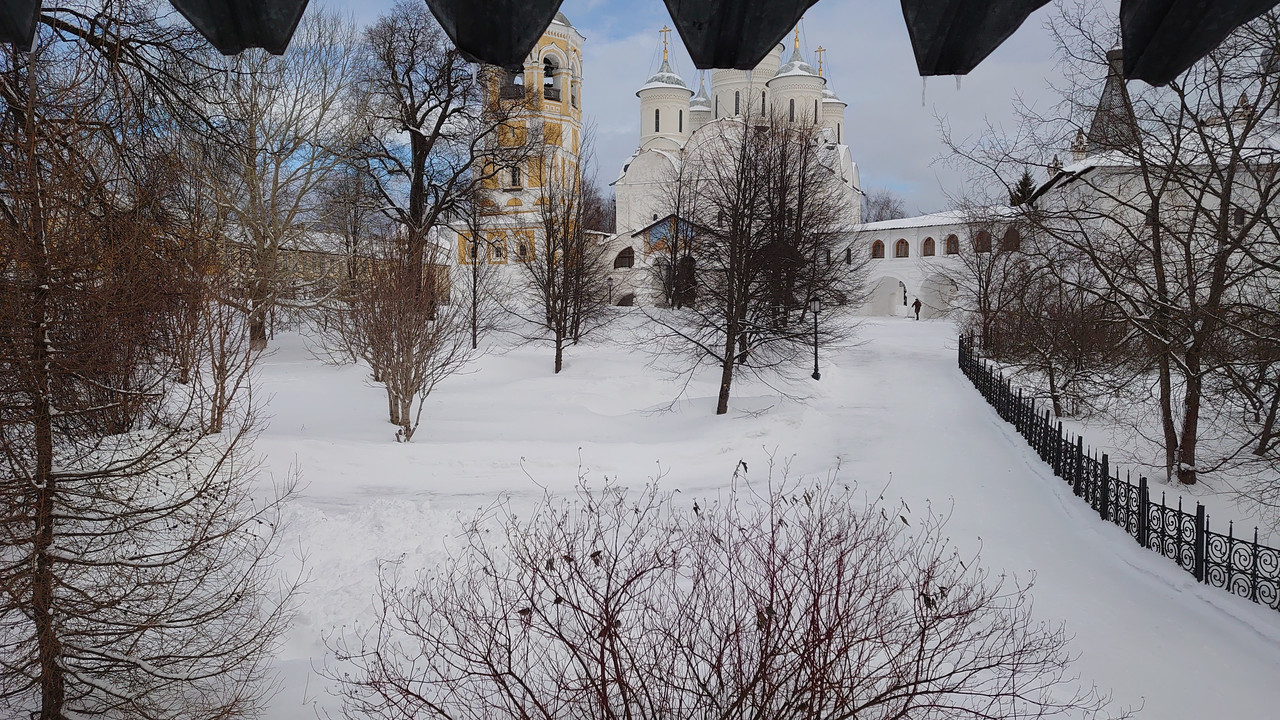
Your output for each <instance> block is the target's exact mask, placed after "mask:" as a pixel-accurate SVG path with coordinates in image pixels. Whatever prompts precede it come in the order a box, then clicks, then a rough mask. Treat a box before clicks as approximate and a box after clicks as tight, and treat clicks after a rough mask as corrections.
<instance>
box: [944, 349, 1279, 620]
mask: <svg viewBox="0 0 1280 720" xmlns="http://www.w3.org/2000/svg"><path fill="white" fill-rule="evenodd" d="M960 370H961V372H963V373H964V374H965V377H967V378H969V381H970V382H972V383H973V386H974V387H975V388H977V389H978V392H980V393H981V394H982V396H983V397H984V398H986V400H987V402H988V403H990V404H991V406H992V407H993V408H995V410H996V413H997V414H999V415H1000V417H1001V418H1003V419H1004V420H1006V421H1007V422H1009V423H1010V424H1012V425H1013V426H1014V427H1015V428H1016V429H1017V430H1018V432H1019V433H1020V434H1021V435H1022V436H1023V437H1024V438H1026V440H1027V444H1029V445H1030V446H1031V447H1032V448H1033V449H1034V450H1035V451H1036V453H1037V454H1038V455H1039V456H1040V458H1041V459H1042V460H1044V461H1045V462H1046V463H1048V464H1049V466H1050V467H1052V468H1053V474H1054V475H1057V476H1058V477H1060V478H1062V479H1063V480H1065V481H1066V482H1067V484H1068V485H1069V486H1071V488H1072V491H1073V492H1074V493H1075V494H1076V496H1077V497H1079V498H1080V499H1082V500H1084V501H1085V502H1087V503H1089V505H1090V507H1092V508H1093V509H1094V510H1095V511H1097V513H1098V516H1099V517H1100V518H1101V519H1103V520H1107V521H1109V522H1111V523H1114V524H1115V525H1118V526H1120V527H1121V528H1124V531H1125V532H1127V533H1128V534H1129V536H1130V537H1132V538H1133V539H1134V540H1136V541H1137V543H1138V544H1139V545H1141V546H1143V547H1145V548H1148V549H1150V550H1152V551H1154V552H1157V553H1159V554H1161V555H1163V556H1165V557H1166V558H1169V559H1170V560H1173V561H1174V562H1176V563H1177V564H1178V565H1179V566H1180V567H1181V568H1182V569H1183V570H1186V571H1187V572H1189V573H1191V574H1192V575H1193V576H1195V578H1196V580H1197V581H1199V582H1202V583H1204V584H1206V585H1210V586H1212V587H1216V588H1222V589H1223V590H1226V591H1227V592H1230V593H1232V594H1235V595H1238V596H1240V597H1244V598H1248V599H1250V600H1252V601H1253V602H1256V603H1259V604H1262V605H1266V606H1268V607H1270V608H1272V609H1275V610H1280V550H1277V549H1276V548H1273V547H1269V546H1267V545H1262V544H1259V542H1258V529H1257V528H1256V527H1255V528H1254V529H1253V539H1252V540H1250V539H1249V538H1247V537H1236V535H1235V527H1234V523H1230V522H1229V523H1227V532H1226V534H1223V533H1220V532H1217V531H1214V530H1212V529H1210V526H1209V516H1208V514H1207V513H1205V509H1204V506H1203V505H1201V504H1200V503H1196V509H1195V512H1191V511H1189V510H1185V509H1183V507H1182V498H1181V497H1179V498H1178V504H1177V506H1176V507H1175V506H1172V505H1169V504H1167V502H1166V499H1165V495H1164V493H1163V492H1162V493H1161V494H1160V500H1159V502H1156V501H1153V500H1152V498H1151V489H1150V487H1149V486H1148V484H1147V479H1146V478H1145V477H1139V478H1138V482H1137V483H1134V482H1133V479H1132V477H1131V476H1130V474H1129V472H1128V471H1126V472H1125V473H1124V476H1123V477H1121V474H1120V471H1119V470H1118V469H1116V468H1113V467H1111V462H1110V459H1109V458H1108V457H1107V455H1106V454H1102V455H1101V456H1099V454H1098V452H1097V451H1096V450H1093V449H1091V448H1089V447H1087V446H1086V445H1085V443H1084V438H1083V437H1081V436H1080V435H1076V434H1073V433H1071V432H1070V431H1067V430H1064V428H1063V427H1062V422H1061V421H1056V422H1055V421H1054V420H1053V418H1052V415H1051V412H1050V410H1048V409H1045V410H1043V411H1041V410H1040V408H1038V407H1037V406H1036V402H1035V400H1033V399H1031V398H1027V397H1024V396H1023V393H1022V390H1020V389H1018V390H1015V389H1014V387H1013V383H1012V382H1011V381H1009V380H1006V379H1005V377H1004V376H1003V375H1002V374H1001V373H999V372H998V371H996V370H995V369H993V368H992V367H991V365H990V364H989V363H987V362H986V361H985V360H983V359H982V357H981V356H980V355H979V354H978V352H977V351H976V350H975V349H974V347H973V341H972V339H970V338H967V337H963V336H962V337H961V338H960Z"/></svg>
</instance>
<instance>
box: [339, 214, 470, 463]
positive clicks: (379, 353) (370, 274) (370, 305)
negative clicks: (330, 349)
mask: <svg viewBox="0 0 1280 720" xmlns="http://www.w3.org/2000/svg"><path fill="white" fill-rule="evenodd" d="M373 245H374V247H375V248H377V249H376V250H375V251H374V253H373V254H372V255H371V257H370V259H369V269H368V271H367V272H366V273H364V274H362V276H361V277H360V278H359V279H358V281H357V282H356V284H355V285H354V286H353V287H352V288H351V290H350V291H349V293H348V294H347V295H346V297H345V301H344V302H343V303H342V304H340V305H335V306H334V307H333V308H332V309H331V311H330V315H329V323H330V327H331V328H332V332H334V333H336V334H337V335H339V336H340V339H341V342H342V344H343V347H345V348H348V349H349V350H350V351H351V352H353V353H355V354H357V355H358V356H359V357H360V358H361V359H363V360H364V361H365V362H367V363H368V364H369V367H370V369H371V370H372V371H373V379H374V381H375V382H379V383H381V384H382V385H383V386H384V388H385V389H386V392H387V410H388V419H389V420H390V422H391V423H392V424H394V425H396V426H397V428H396V439H397V440H400V441H401V442H409V441H410V440H412V439H413V435H414V433H415V432H416V431H417V429H418V425H419V424H420V422H421V419H422V407H423V404H424V403H425V401H426V399H427V396H428V395H430V394H431V391H432V390H434V389H435V387H436V385H438V384H439V383H440V382H441V381H443V380H444V379H445V378H447V377H449V376H450V375H452V374H454V373H455V372H457V371H459V370H460V369H462V368H463V367H464V366H465V365H466V364H467V363H468V362H470V361H471V359H472V358H473V357H474V356H475V350H474V348H472V346H471V343H470V333H469V328H468V317H469V313H468V308H467V306H466V305H465V304H463V303H458V302H450V286H451V284H452V279H451V277H450V272H449V269H450V266H449V264H448V261H447V257H442V256H446V255H447V253H448V250H447V249H441V248H438V247H436V246H432V247H431V250H432V254H431V255H429V256H428V260H429V262H428V263H426V265H425V267H424V266H422V265H419V262H420V261H421V259H422V256H421V255H419V254H417V253H416V252H414V251H413V250H412V249H411V248H410V247H409V246H408V245H407V244H406V243H405V242H404V241H403V239H402V238H398V237H396V238H382V239H381V240H380V241H378V242H375V243H374V244H373Z"/></svg>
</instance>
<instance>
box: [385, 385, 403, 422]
mask: <svg viewBox="0 0 1280 720" xmlns="http://www.w3.org/2000/svg"><path fill="white" fill-rule="evenodd" d="M387 414H388V415H389V416H390V422H391V424H392V425H399V424H400V405H399V403H397V402H396V394H395V393H394V392H392V391H391V388H390V387H387Z"/></svg>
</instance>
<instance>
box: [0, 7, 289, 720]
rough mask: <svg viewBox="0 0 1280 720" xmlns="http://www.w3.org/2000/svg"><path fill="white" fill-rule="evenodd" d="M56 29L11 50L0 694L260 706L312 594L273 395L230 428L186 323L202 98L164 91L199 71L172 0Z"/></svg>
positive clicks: (197, 713)
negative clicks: (181, 199)
mask: <svg viewBox="0 0 1280 720" xmlns="http://www.w3.org/2000/svg"><path fill="white" fill-rule="evenodd" d="M41 22H42V23H44V24H45V25H46V26H53V27H55V28H57V32H51V31H49V30H47V29H46V30H42V31H41V32H40V33H39V34H38V36H37V40H36V46H35V50H34V51H33V52H31V53H30V54H27V53H21V52H18V51H16V50H15V49H13V48H7V49H5V51H4V53H3V56H2V57H0V64H2V65H0V97H3V100H4V103H3V107H2V108H0V127H3V132H4V134H5V137H6V139H7V141H6V142H4V143H0V263H2V264H3V268H2V270H0V278H2V280H0V326H2V328H0V337H3V338H5V341H4V342H3V343H0V463H3V475H4V477H5V478H6V480H5V482H3V483H0V494H2V495H3V502H4V506H5V507H6V508H7V511H6V514H5V518H4V521H3V523H0V586H3V587H4V588H5V592H4V593H3V595H2V596H0V637H2V638H3V642H0V646H2V647H3V650H2V651H0V708H2V712H3V714H5V715H6V716H12V717H17V716H25V717H32V718H36V717H38V718H41V720H64V719H65V718H69V717H87V716H95V717H136V718H146V719H152V718H171V717H175V716H188V717H191V716H194V717H228V716H232V715H239V714H252V713H254V712H256V711H257V709H259V708H260V707H261V706H262V703H263V700H264V698H265V697H266V695H267V694H269V692H270V684H269V683H268V682H266V681H267V679H268V663H267V661H268V659H269V656H270V653H271V652H272V650H273V649H274V646H275V643H276V642H277V641H278V640H279V638H280V636H281V634H282V632H283V630H284V627H285V624H286V622H287V620H288V615H289V613H288V611H287V609H288V598H289V596H290V593H291V591H290V590H289V587H288V586H287V585H286V586H285V587H284V588H283V590H284V592H283V595H281V594H278V591H279V588H278V587H277V580H278V578H277V577H276V575H275V572H274V566H273V563H274V559H275V557H276V555H275V553H276V549H277V548H276V540H277V536H276V534H275V527H276V523H277V521H278V511H279V507H280V502H281V501H282V499H281V497H276V498H275V499H272V498H270V497H268V498H267V499H266V500H265V501H262V500H255V499H254V497H253V496H252V494H251V490H253V489H254V488H253V479H254V478H253V476H254V470H255V467H254V464H253V462H252V461H251V459H250V458H248V457H247V445H248V442H249V438H250V437H251V430H252V412H251V407H246V406H241V407H239V409H238V412H237V413H236V414H235V418H234V421H233V422H231V423H229V427H227V428H225V429H224V431H223V432H222V433H218V434H210V433H209V432H208V428H207V426H206V424H205V418H204V417H203V415H202V413H201V411H200V392H201V391H200V390H199V388H200V387H201V386H202V385H203V382H204V378H203V377H202V374H203V369H204V367H205V366H206V362H205V358H204V357H203V356H192V354H191V353H192V352H193V349H194V348H198V347H199V343H198V342H194V341H192V340H191V338H188V337H175V335H177V334H185V333H189V332H191V330H190V328H191V325H190V323H188V322H186V319H185V318H179V317H178V316H185V315H186V314H187V313H189V311H190V305H191V299H192V297H193V296H195V295H198V293H195V292H193V291H192V290H191V288H192V287H193V286H194V285H197V284H198V282H199V279H198V278H193V277H191V273H192V272H193V264H192V262H191V256H190V255H188V254H187V250H188V248H187V242H186V241H187V240H189V238H184V237H183V234H184V233H183V228H182V227H181V223H180V222H177V221H175V220H174V217H175V215H180V214H181V210H180V208H175V207H173V206H170V205H169V204H168V201H169V200H170V199H171V195H172V194H171V192H170V190H171V188H170V187H168V183H169V181H170V180H171V178H172V173H171V169H172V167H174V166H175V165H177V164H179V163H178V162H177V161H176V160H175V159H174V158H172V157H167V154H168V153H170V152H171V151H172V146H171V145H170V144H169V143H167V142H166V140H165V139H166V138H167V137H169V136H171V134H173V133H180V132H182V131H183V130H184V128H183V127H182V126H181V125H180V124H178V123H177V122H176V121H177V120H179V119H180V118H177V117H176V116H175V114H174V112H166V110H169V111H173V110H175V109H180V106H177V105H165V106H160V105H157V104H155V103H156V102H157V101H164V102H168V101H169V100H172V99H173V98H175V97H178V96H179V95H180V94H181V92H180V90H179V89H176V88H174V87H173V86H171V85H158V84H156V83H162V82H163V83H175V82H179V79H181V78H184V77H190V76H191V75H193V74H196V73H198V72H200V70H199V68H198V67H196V66H191V67H184V66H183V65H182V64H181V62H180V58H181V57H182V56H183V55H182V52H174V50H175V48H176V47H177V45H178V41H177V40H175V35H174V33H173V31H172V29H171V28H170V25H171V23H168V22H166V21H165V20H164V19H163V18H160V17H157V16H156V15H155V6H154V5H152V4H149V3H137V4H132V3H112V4H109V5H107V6H100V7H93V6H90V5H88V4H83V5H82V4H78V3H72V4H71V6H69V7H58V8H48V9H46V10H45V11H43V14H42V15H41ZM104 42H107V43H108V44H107V45H105V46H104V44H103V43H104ZM104 47H106V48H108V49H109V51H106V52H104V51H103V48H104ZM191 52H192V54H193V58H198V57H199V51H198V50H191ZM162 57H163V58H168V59H169V60H173V62H174V64H172V65H167V66H166V67H165V68H164V72H163V73H161V72H158V71H157V67H156V66H154V65H153V66H149V67H148V68H147V69H145V70H143V69H139V68H138V67H137V66H135V65H134V64H133V63H136V62H145V59H146V58H150V59H151V60H152V61H155V60H156V59H157V58H162ZM171 163H172V164H171ZM184 381H185V382H184ZM287 492H288V489H287V488H286V494H287Z"/></svg>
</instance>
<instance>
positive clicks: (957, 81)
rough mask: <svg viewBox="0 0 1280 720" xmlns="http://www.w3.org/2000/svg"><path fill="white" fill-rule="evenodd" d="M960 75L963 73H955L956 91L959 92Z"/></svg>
mask: <svg viewBox="0 0 1280 720" xmlns="http://www.w3.org/2000/svg"><path fill="white" fill-rule="evenodd" d="M962 77H964V76H963V75H957V76H956V92H960V78H962Z"/></svg>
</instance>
